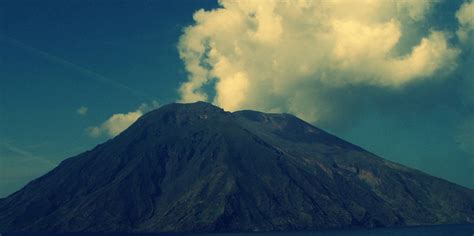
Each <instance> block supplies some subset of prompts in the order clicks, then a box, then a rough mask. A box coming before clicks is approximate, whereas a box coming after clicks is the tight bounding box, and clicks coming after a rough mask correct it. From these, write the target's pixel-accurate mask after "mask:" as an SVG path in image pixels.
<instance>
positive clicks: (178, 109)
mask: <svg viewBox="0 0 474 236" xmlns="http://www.w3.org/2000/svg"><path fill="white" fill-rule="evenodd" d="M453 223H474V191H473V190H470V189H467V188H464V187H461V186H458V185H456V184H453V183H450V182H447V181H444V180H442V179H438V178H435V177H432V176H429V175H427V174H424V173H422V172H420V171H417V170H414V169H410V168H408V167H405V166H402V165H399V164H396V163H393V162H390V161H387V160H384V159H382V158H380V157H378V156H376V155H374V154H372V153H370V152H368V151H365V150H364V149H362V148H360V147H358V146H355V145H352V144H350V143H348V142H346V141H344V140H342V139H339V138H337V137H335V136H333V135H331V134H328V133H326V132H324V131H323V130H321V129H318V128H316V127H314V126H312V125H310V124H308V123H306V122H304V121H303V120H300V119H298V118H297V117H295V116H292V115H289V114H266V113H261V112H256V111H238V112H233V113H230V112H226V111H224V110H222V109H220V108H218V107H215V106H213V105H211V104H208V103H203V102H198V103H193V104H169V105H166V106H163V107H161V108H159V109H157V110H154V111H151V112H149V113H147V114H145V115H143V116H142V117H141V118H140V119H138V120H137V121H136V122H135V123H134V124H133V125H132V126H130V127H129V128H128V129H127V130H125V131H124V132H122V133H121V134H120V135H118V136H116V137H115V138H113V139H111V140H109V141H107V142H105V143H103V144H101V145H98V146H97V147H95V148H94V149H92V150H90V151H87V152H84V153H82V154H79V155H77V156H75V157H72V158H69V159H66V160H64V161H63V162H61V164H60V165H59V166H58V167H56V168H54V169H53V170H52V171H50V172H49V173H47V174H46V175H44V176H42V177H40V178H38V179H36V180H33V181H31V182H30V183H29V184H28V185H26V186H25V187H24V188H22V189H21V190H19V191H17V192H15V193H13V194H12V195H10V196H8V197H7V198H4V199H1V200H0V231H2V232H12V231H29V232H37V231H43V232H64V231H67V232H84V231H87V232H163V231H173V232H183V231H192V232H220V231H270V230H310V229H323V228H343V227H344V228H347V227H385V226H401V225H423V224H453Z"/></svg>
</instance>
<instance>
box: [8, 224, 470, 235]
mask: <svg viewBox="0 0 474 236" xmlns="http://www.w3.org/2000/svg"><path fill="white" fill-rule="evenodd" d="M8 235H12V236H14V235H16V236H43V235H57V236H62V235H64V236H67V235H71V236H101V235H104V236H112V235H113V236H127V235H134V236H178V235H185V236H193V235H195V236H290V235H295V236H346V235H347V236H366V235H369V236H457V235H459V236H474V224H469V225H435V226H414V227H400V228H377V229H352V230H322V231H299V232H268V233H267V232H265V233H261V232H255V233H54V234H50V233H0V236H8Z"/></svg>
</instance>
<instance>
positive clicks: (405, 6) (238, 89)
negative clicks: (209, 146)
mask: <svg viewBox="0 0 474 236" xmlns="http://www.w3.org/2000/svg"><path fill="white" fill-rule="evenodd" d="M200 9H204V10H200ZM473 15H474V3H473V2H472V1H402V0H400V1H395V0H393V1H392V0H384V1H363V0H360V1H352V2H351V1H336V2H335V1H329V0H324V1H308V2H306V1H277V2H270V1H269V2H266V1H238V2H237V1H233V2H232V1H222V2H221V3H217V2H216V1H191V0H186V1H159V0H135V1H125V0H118V1H88V0H86V1H84V0H71V1H63V0H58V1H51V0H46V1H33V0H32V1H22V0H19V1H18V0H5V1H1V2H0V23H1V24H0V42H1V43H0V56H1V58H0V138H1V139H0V197H2V196H6V195H8V194H10V193H12V192H13V191H16V190H18V189H19V188H20V187H22V186H23V185H24V184H25V183H27V182H28V181H30V180H32V179H33V178H36V177H38V176H40V175H42V174H44V173H45V172H47V171H48V170H50V169H52V168H53V167H54V166H55V165H57V164H58V163H59V162H60V161H61V160H63V159H65V158H67V157H71V156H73V155H76V154H79V153H81V152H83V151H86V150H89V149H91V148H93V147H94V146H95V145H97V144H99V143H101V142H103V141H105V140H107V139H108V138H110V137H112V136H114V135H116V134H118V133H120V131H122V130H123V129H125V128H126V127H127V126H128V125H129V124H130V123H131V122H133V121H134V120H136V119H137V118H138V117H139V116H141V115H142V114H143V113H145V112H147V111H149V110H151V109H154V108H156V107H159V105H161V104H166V103H170V102H175V101H183V102H192V101H196V100H206V101H209V102H213V103H214V104H216V105H219V106H221V107H223V108H225V109H226V110H230V111H234V110H240V109H256V110H261V111H267V112H289V113H293V114H295V115H298V116H300V117H302V118H304V119H305V120H307V121H309V122H311V123H313V124H315V125H316V126H318V127H321V128H323V129H326V130H328V131H330V132H332V133H334V134H336V135H337V136H339V137H342V138H344V139H347V140H348V141H350V142H352V143H355V144H357V145H360V146H362V147H364V148H366V149H368V150H369V151H372V152H374V153H376V154H378V155H380V156H382V157H385V158H387V159H390V160H392V161H396V162H399V163H401V164H405V165H408V166H410V167H414V168H417V169H420V170H422V171H425V172H427V173H429V174H432V175H435V176H438V177H441V178H444V179H447V180H450V181H452V182H455V183H458V184H461V185H464V186H468V187H470V188H474V181H473V179H474V95H473V94H474V78H473V65H474V55H473V54H472V48H473V46H474V37H473V34H474V17H473Z"/></svg>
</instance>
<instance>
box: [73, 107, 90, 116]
mask: <svg viewBox="0 0 474 236" xmlns="http://www.w3.org/2000/svg"><path fill="white" fill-rule="evenodd" d="M87 111H89V108H87V107H85V106H81V107H79V108H77V110H76V113H77V114H79V115H81V116H85V115H87Z"/></svg>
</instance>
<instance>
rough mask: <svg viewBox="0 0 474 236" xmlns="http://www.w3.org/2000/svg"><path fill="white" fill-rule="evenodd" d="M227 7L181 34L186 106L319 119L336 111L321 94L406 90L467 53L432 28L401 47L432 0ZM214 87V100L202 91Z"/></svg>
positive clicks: (204, 14)
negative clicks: (366, 88) (362, 88)
mask: <svg viewBox="0 0 474 236" xmlns="http://www.w3.org/2000/svg"><path fill="white" fill-rule="evenodd" d="M219 3H220V5H221V7H220V8H218V9H214V10H211V11H205V10H200V11H198V12H196V13H195V15H194V20H195V24H194V25H192V26H190V27H187V28H186V29H185V31H184V33H183V35H182V36H181V38H180V42H179V45H178V49H179V52H180V56H181V59H182V60H183V61H184V62H185V66H186V70H187V71H188V73H189V78H188V81H187V82H185V83H183V84H182V86H181V87H180V95H181V101H183V102H193V101H197V100H208V99H213V101H212V102H213V103H215V104H216V105H219V106H221V107H223V108H225V109H227V110H238V109H243V108H250V109H258V110H263V111H289V112H292V113H295V114H297V115H301V116H302V117H303V118H305V119H308V120H310V121H316V120H318V119H319V118H321V116H323V114H324V113H325V112H329V110H331V109H330V108H327V107H325V104H324V102H322V101H321V100H319V101H318V99H319V97H320V96H321V94H322V93H324V91H323V88H324V89H326V88H341V87H344V86H349V85H370V86H376V87H383V88H400V87H402V86H404V85H406V84H408V83H410V82H412V81H416V80H428V79H429V78H430V76H433V75H435V74H436V73H437V72H439V71H449V70H450V69H452V68H454V67H455V66H456V58H457V56H458V54H459V51H458V50H457V49H455V48H453V47H451V46H450V45H449V44H448V40H447V36H446V34H445V33H444V32H441V31H434V30H432V31H431V32H430V33H429V34H428V35H426V36H424V37H422V38H420V39H419V43H418V44H417V45H415V46H414V47H413V48H412V50H411V52H409V53H407V54H406V55H401V56H398V54H397V52H396V51H395V50H396V48H397V45H398V44H399V43H400V39H401V37H402V36H403V35H402V33H403V27H405V26H406V25H407V24H408V22H409V23H410V25H416V24H417V22H420V24H421V23H422V21H423V20H424V18H425V15H426V14H427V12H428V11H429V10H430V9H431V8H432V4H433V3H434V1H408V0H407V1H396V0H385V1H372V0H359V1H355V0H354V1H351V0H347V1H346V0H345V1H342V0H333V1H329V0H321V1H310V0H308V1H305V0H301V1H272V0H266V1H227V0H222V1H220V2H219ZM213 83H215V87H214V90H215V96H214V97H213V98H209V94H207V92H208V91H206V90H205V89H204V88H205V87H206V85H209V84H213ZM207 87H208V86H207ZM211 94H212V93H211ZM302 104H304V105H302Z"/></svg>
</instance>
